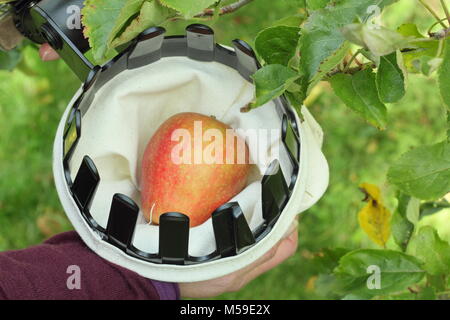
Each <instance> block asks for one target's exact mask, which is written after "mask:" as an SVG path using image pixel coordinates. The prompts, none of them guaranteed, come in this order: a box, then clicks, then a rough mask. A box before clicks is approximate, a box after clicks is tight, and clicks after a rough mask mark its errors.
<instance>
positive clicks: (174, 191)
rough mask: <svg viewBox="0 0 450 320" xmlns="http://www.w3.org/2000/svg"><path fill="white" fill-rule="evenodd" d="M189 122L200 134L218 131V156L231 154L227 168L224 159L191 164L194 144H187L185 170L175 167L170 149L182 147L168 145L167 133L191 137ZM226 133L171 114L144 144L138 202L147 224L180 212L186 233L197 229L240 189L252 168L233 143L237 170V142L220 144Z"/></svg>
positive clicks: (212, 123)
mask: <svg viewBox="0 0 450 320" xmlns="http://www.w3.org/2000/svg"><path fill="white" fill-rule="evenodd" d="M195 121H201V125H202V134H203V133H204V132H205V131H206V130H207V129H218V130H219V131H220V132H221V133H222V134H223V141H224V143H223V148H222V150H223V151H222V152H223V155H226V154H227V153H226V152H227V150H229V151H233V152H234V154H235V159H234V160H235V161H234V162H233V163H232V164H227V163H226V160H225V159H224V163H210V164H208V163H204V162H203V161H202V162H200V163H198V162H194V145H195V143H194V139H191V141H192V142H191V148H190V150H191V155H192V156H191V162H190V164H189V163H187V164H185V163H182V164H177V163H175V162H174V161H173V160H172V151H173V149H174V147H176V146H177V145H178V146H180V142H181V141H183V143H184V140H182V139H180V140H176V141H173V140H172V134H173V132H174V131H175V130H177V129H186V130H188V132H189V134H190V135H191V137H194V123H195ZM227 129H231V127H229V126H228V125H226V124H224V123H222V122H220V121H218V120H216V119H214V118H212V117H208V116H205V115H202V114H199V113H192V112H186V113H179V114H176V115H174V116H172V117H170V118H169V119H168V120H166V121H165V122H164V123H163V124H162V125H161V126H160V127H159V128H158V130H157V131H156V132H155V134H154V135H153V136H152V138H151V139H150V141H149V142H148V145H147V147H146V149H145V152H144V155H143V159H142V171H141V199H142V209H143V213H144V216H145V218H146V220H147V221H148V222H150V221H151V222H152V223H154V224H159V217H160V216H161V215H162V214H164V213H166V212H180V213H183V214H185V215H187V216H188V217H189V221H190V227H195V226H198V225H200V224H202V223H204V222H205V221H206V220H208V219H209V218H210V217H211V214H212V213H213V212H214V210H216V209H217V208H218V207H220V206H221V205H222V204H224V203H226V202H227V201H228V200H230V199H231V198H233V197H234V196H235V195H237V194H238V193H239V192H241V191H242V190H243V189H244V188H245V186H246V184H247V179H248V176H249V174H250V171H251V166H252V165H251V164H249V161H248V159H249V156H248V155H249V152H248V146H247V144H246V143H245V141H244V140H243V139H242V138H240V137H239V136H238V137H237V139H238V140H241V141H240V142H241V143H243V144H244V145H245V161H244V163H242V164H241V163H239V164H238V163H237V161H236V160H237V156H238V155H237V152H238V149H237V143H238V142H235V143H232V144H230V143H225V141H226V138H225V137H226V130H227ZM216 132H217V131H216ZM198 140H200V139H198ZM198 140H197V141H198ZM202 140H203V138H202ZM238 140H236V141H238ZM209 144H211V141H208V142H206V141H203V143H202V146H200V148H202V149H200V150H202V151H203V150H204V149H205V147H207V146H208V145H209ZM241 145H242V144H241ZM188 148H189V147H188ZM198 149H199V147H197V150H198ZM230 149H232V150H230ZM240 150H241V151H242V148H241V149H240ZM180 154H182V153H180ZM241 156H242V155H241Z"/></svg>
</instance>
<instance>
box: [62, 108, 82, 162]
mask: <svg viewBox="0 0 450 320" xmlns="http://www.w3.org/2000/svg"><path fill="white" fill-rule="evenodd" d="M70 121H71V122H70V123H69V124H66V130H65V133H64V135H63V141H64V142H63V155H64V161H69V160H70V157H71V156H72V154H73V151H74V150H75V147H76V145H77V143H78V141H79V140H80V136H81V112H80V110H78V109H77V110H75V111H74V113H73V116H72V117H71V119H70Z"/></svg>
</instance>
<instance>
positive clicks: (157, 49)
mask: <svg viewBox="0 0 450 320" xmlns="http://www.w3.org/2000/svg"><path fill="white" fill-rule="evenodd" d="M165 33H166V29H164V28H162V27H152V28H149V29H147V30H145V31H143V32H142V33H141V34H140V35H139V36H138V37H137V40H136V45H135V47H134V48H133V49H132V50H131V52H130V55H129V56H128V69H136V68H139V67H142V66H145V65H147V64H150V63H153V62H155V61H158V60H159V59H161V47H162V44H163V41H164V34H165Z"/></svg>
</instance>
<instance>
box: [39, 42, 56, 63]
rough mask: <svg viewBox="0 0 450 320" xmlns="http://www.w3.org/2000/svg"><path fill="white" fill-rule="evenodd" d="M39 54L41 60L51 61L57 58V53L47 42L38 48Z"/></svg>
mask: <svg viewBox="0 0 450 320" xmlns="http://www.w3.org/2000/svg"><path fill="white" fill-rule="evenodd" d="M39 56H40V57H41V59H42V61H52V60H56V59H59V55H58V53H57V52H56V51H55V50H54V49H53V48H52V47H50V45H49V44H48V43H44V44H43V45H42V46H41V47H40V48H39Z"/></svg>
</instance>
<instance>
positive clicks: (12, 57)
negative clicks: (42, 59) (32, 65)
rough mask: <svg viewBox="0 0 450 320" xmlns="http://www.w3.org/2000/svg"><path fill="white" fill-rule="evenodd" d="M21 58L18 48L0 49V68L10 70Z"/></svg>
mask: <svg viewBox="0 0 450 320" xmlns="http://www.w3.org/2000/svg"><path fill="white" fill-rule="evenodd" d="M21 58H22V53H21V52H20V51H19V50H11V51H7V52H3V51H0V70H8V71H11V70H12V69H14V68H15V67H16V66H17V64H18V63H19V62H20V59H21Z"/></svg>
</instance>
